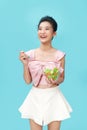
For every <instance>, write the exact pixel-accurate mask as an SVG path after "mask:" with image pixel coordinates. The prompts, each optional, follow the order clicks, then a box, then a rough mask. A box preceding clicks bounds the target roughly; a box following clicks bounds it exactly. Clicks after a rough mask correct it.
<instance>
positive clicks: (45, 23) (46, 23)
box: [39, 21, 52, 27]
mask: <svg viewBox="0 0 87 130" xmlns="http://www.w3.org/2000/svg"><path fill="white" fill-rule="evenodd" d="M39 27H52V25H51V24H50V22H47V21H43V22H41V23H40V25H39Z"/></svg>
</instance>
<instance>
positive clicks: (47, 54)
mask: <svg viewBox="0 0 87 130" xmlns="http://www.w3.org/2000/svg"><path fill="white" fill-rule="evenodd" d="M56 31H57V22H56V21H55V19H53V18H52V17H50V16H45V17H42V18H41V19H40V21H39V24H38V37H39V40H40V42H41V44H40V47H39V48H37V49H32V50H29V51H27V52H23V51H22V52H20V60H21V61H22V63H23V66H24V79H25V81H26V83H28V84H30V83H31V82H32V83H33V86H32V88H31V90H30V92H29V94H28V96H27V97H26V99H25V101H24V102H23V104H22V105H21V107H20V108H19V111H20V112H21V114H22V118H26V119H29V120H30V127H31V130H42V127H43V126H44V125H48V130H60V124H61V121H62V120H64V119H67V118H69V117H70V112H71V111H72V108H71V107H70V105H69V103H68V102H67V101H66V99H65V98H64V96H63V95H62V93H61V91H60V90H59V85H60V84H61V83H62V82H63V81H64V66H65V53H64V52H62V51H60V50H57V49H55V48H54V47H53V46H52V39H53V38H54V37H55V35H56Z"/></svg>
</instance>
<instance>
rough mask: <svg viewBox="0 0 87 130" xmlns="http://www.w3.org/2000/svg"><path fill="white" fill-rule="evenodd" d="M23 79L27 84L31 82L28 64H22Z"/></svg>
mask: <svg viewBox="0 0 87 130" xmlns="http://www.w3.org/2000/svg"><path fill="white" fill-rule="evenodd" d="M24 80H25V82H26V83H27V84H30V83H31V82H32V78H31V74H30V71H29V68H28V65H24Z"/></svg>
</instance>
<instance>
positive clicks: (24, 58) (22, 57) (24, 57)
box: [19, 51, 29, 65]
mask: <svg viewBox="0 0 87 130" xmlns="http://www.w3.org/2000/svg"><path fill="white" fill-rule="evenodd" d="M28 58H29V57H28V56H27V55H26V54H25V52H24V51H21V52H20V54H19V59H20V60H21V62H22V63H23V64H24V65H28Z"/></svg>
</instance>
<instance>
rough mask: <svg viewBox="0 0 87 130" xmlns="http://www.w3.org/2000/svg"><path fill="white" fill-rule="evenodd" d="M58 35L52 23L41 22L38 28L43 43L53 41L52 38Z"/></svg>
mask: <svg viewBox="0 0 87 130" xmlns="http://www.w3.org/2000/svg"><path fill="white" fill-rule="evenodd" d="M55 35H56V32H54V31H53V28H52V25H51V24H50V23H49V22H47V21H44V22H41V23H40V25H39V28H38V37H39V39H40V41H41V43H48V42H51V40H52V38H53V37H54V36H55Z"/></svg>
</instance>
